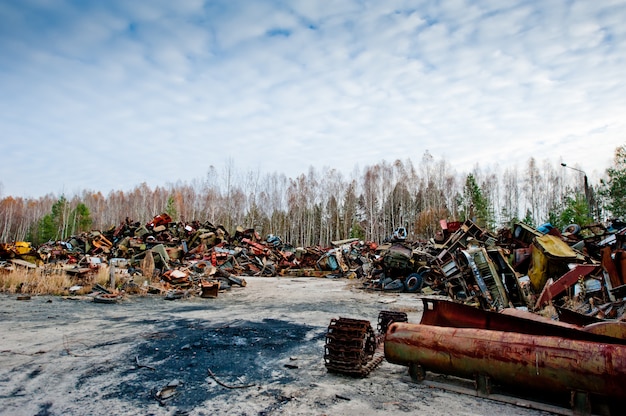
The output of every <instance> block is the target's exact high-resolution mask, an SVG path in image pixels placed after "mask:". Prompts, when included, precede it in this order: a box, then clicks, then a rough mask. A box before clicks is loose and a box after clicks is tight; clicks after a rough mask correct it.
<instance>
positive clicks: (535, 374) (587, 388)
mask: <svg viewBox="0 0 626 416" xmlns="http://www.w3.org/2000/svg"><path fill="white" fill-rule="evenodd" d="M423 301H424V315H423V318H422V321H421V323H420V324H410V323H394V324H392V325H391V326H390V327H389V330H388V331H387V334H386V337H385V342H384V349H385V358H386V359H387V361H389V362H391V363H394V364H399V365H404V366H407V367H408V368H409V374H410V375H411V377H412V378H413V379H414V380H415V381H421V380H423V379H424V378H425V375H426V371H431V372H434V373H440V374H448V375H454V376H457V377H462V378H468V379H475V383H476V386H477V389H479V390H480V392H481V393H482V394H483V395H486V396H488V395H489V394H490V393H491V383H492V382H493V383H494V384H498V385H507V386H513V388H514V389H515V390H528V389H531V390H542V391H552V392H556V393H562V392H566V393H571V394H572V397H576V396H582V397H583V402H584V403H585V405H584V406H582V407H581V406H579V405H577V404H575V405H574V411H575V412H578V413H579V414H580V413H582V414H589V409H588V408H587V404H588V403H589V398H590V397H601V398H607V399H609V400H611V399H616V400H623V399H624V397H626V338H625V337H624V334H625V333H626V332H621V333H619V331H612V330H607V331H604V330H598V329H597V328H593V326H594V325H600V326H605V327H609V328H610V327H613V324H611V323H601V324H592V325H590V326H589V327H588V328H585V327H577V326H575V325H567V324H561V323H555V322H554V321H551V320H549V319H545V318H541V317H538V316H537V315H534V314H530V313H527V312H526V313H525V315H524V314H522V315H520V314H519V313H516V314H514V315H513V316H507V315H505V314H503V313H502V312H501V313H497V312H489V311H483V310H480V309H477V308H472V307H468V306H465V305H461V304H458V303H453V302H450V301H437V300H433V299H428V300H427V299H424V300H423ZM518 312H519V311H518ZM622 324H623V325H626V324H624V323H622ZM622 329H623V328H622Z"/></svg>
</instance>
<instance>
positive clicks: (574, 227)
mask: <svg viewBox="0 0 626 416" xmlns="http://www.w3.org/2000/svg"><path fill="white" fill-rule="evenodd" d="M579 232H580V225H578V224H570V225H568V226H567V227H565V228H563V231H562V233H563V234H565V233H570V234H574V235H576V234H578V233H579Z"/></svg>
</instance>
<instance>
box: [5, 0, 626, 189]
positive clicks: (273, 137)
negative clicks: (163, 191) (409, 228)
mask: <svg viewBox="0 0 626 416" xmlns="http://www.w3.org/2000/svg"><path fill="white" fill-rule="evenodd" d="M408 3H411V2H408ZM408 3H407V2H403V1H397V2H375V1H371V2H357V1H354V2H349V1H345V2H336V3H335V4H327V3H325V2H310V1H305V0H303V1H298V2H296V1H290V2H284V3H282V2H271V1H257V2H235V1H222V2H209V3H204V2H201V1H188V2H183V3H181V2H176V3H171V2H159V3H154V2H150V3H145V2H109V3H105V4H100V5H99V6H97V7H95V6H92V8H91V9H90V8H81V9H78V8H75V7H74V6H72V5H71V4H70V3H64V2H56V3H54V4H53V5H52V6H44V5H41V4H37V3H23V4H25V5H24V6H7V5H6V4H5V5H3V6H0V17H2V20H3V21H4V20H6V19H5V17H6V18H10V22H11V23H10V24H9V25H7V26H5V28H4V29H2V28H0V35H3V36H0V89H1V90H2V91H3V92H6V94H3V95H2V96H1V97H0V132H1V133H2V135H3V140H2V142H1V143H0V181H1V182H3V184H4V192H5V194H17V195H39V194H43V193H46V192H59V190H60V189H72V190H73V189H80V188H95V189H98V190H102V191H104V192H107V191H108V190H110V189H117V188H122V189H127V188H129V187H132V186H134V185H136V184H138V183H140V182H142V181H146V182H148V183H149V184H151V185H158V184H164V183H167V182H170V183H171V182H175V181H176V180H178V179H182V180H188V181H189V180H191V179H194V178H198V177H203V176H204V175H205V173H206V170H207V169H208V166H209V165H216V166H220V165H221V164H222V163H223V161H225V160H227V159H229V158H232V160H234V162H235V163H236V165H237V166H238V167H250V168H251V169H255V168H257V167H258V168H262V169H264V170H267V171H280V172H284V173H286V174H287V175H290V176H296V175H298V174H299V173H305V172H306V171H307V169H308V167H309V166H310V165H313V166H315V167H317V168H321V167H323V166H329V167H334V168H338V169H341V171H342V172H344V174H349V173H350V172H351V171H352V169H353V168H354V166H357V165H359V166H366V165H371V164H374V163H377V162H379V161H381V160H383V159H385V160H393V159H396V158H400V159H405V158H406V157H407V156H410V157H411V158H412V159H413V161H414V162H415V163H418V162H419V159H420V157H421V155H422V154H423V152H424V151H426V150H430V152H431V153H432V154H433V155H435V156H436V157H445V158H446V159H447V160H448V161H449V162H451V164H452V165H453V166H455V167H456V168H457V169H458V170H466V171H469V170H470V169H472V168H473V167H474V166H475V165H476V163H480V164H481V165H484V166H486V165H487V164H490V163H495V162H497V163H499V165H500V167H507V165H508V164H520V165H521V164H524V163H525V162H526V161H527V160H528V158H529V157H531V156H533V157H535V158H536V159H538V160H542V159H543V158H544V157H547V158H552V159H553V160H555V162H558V160H559V158H562V159H567V161H568V162H569V163H580V165H581V166H583V167H584V168H585V169H587V170H588V171H594V170H595V171H597V172H598V173H601V172H602V170H603V169H604V168H606V167H608V165H609V164H610V162H611V159H612V156H613V150H614V149H615V147H617V146H618V145H621V144H623V140H624V139H623V137H624V127H625V126H624V122H623V121H622V118H623V114H624V109H625V107H626V98H624V97H626V94H625V92H626V91H625V89H626V83H625V82H624V81H625V76H624V75H623V73H622V72H623V68H624V57H625V56H626V44H625V40H626V33H625V29H624V25H623V24H622V22H623V21H624V18H625V17H626V8H625V7H624V5H623V4H622V3H621V2H614V3H613V4H611V3H608V2H602V4H596V3H592V2H585V1H575V2H573V3H571V6H570V2H541V3H537V2H524V1H520V2H507V3H506V5H504V6H503V5H502V2H491V3H490V2H486V1H481V2H469V1H457V2H427V3H426V4H424V5H423V6H421V7H420V8H415V7H413V6H410V4H409V5H407V4H408ZM11 7H12V8H11ZM45 7H47V8H45ZM7 21H8V20H7ZM39 21H41V22H44V24H43V25H42V26H41V27H39V26H37V25H34V22H39ZM34 29H37V30H34ZM7 34H9V35H10V36H6V35H7ZM69 166H71V169H68V167H69ZM103 167H106V174H103Z"/></svg>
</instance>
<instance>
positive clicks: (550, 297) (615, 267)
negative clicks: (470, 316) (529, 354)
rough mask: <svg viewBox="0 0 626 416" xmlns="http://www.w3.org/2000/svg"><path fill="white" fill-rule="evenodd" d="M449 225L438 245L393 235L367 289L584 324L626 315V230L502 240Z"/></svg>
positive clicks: (472, 227)
mask: <svg viewBox="0 0 626 416" xmlns="http://www.w3.org/2000/svg"><path fill="white" fill-rule="evenodd" d="M442 225H443V227H444V228H443V233H442V234H441V235H440V236H439V238H438V239H437V240H435V239H432V240H431V241H428V242H409V241H406V240H405V239H403V238H398V237H397V236H395V235H394V238H392V239H391V240H390V241H389V242H387V243H385V244H381V245H380V246H379V247H378V249H377V252H376V257H375V258H374V259H373V261H372V263H371V267H370V268H369V273H368V276H369V279H368V280H367V281H366V283H365V285H366V287H369V288H372V289H379V290H386V291H392V292H402V291H404V292H420V291H421V292H422V293H424V294H430V293H436V294H441V295H447V296H449V297H450V298H452V299H453V300H455V301H458V302H461V303H465V304H468V305H472V306H475V307H477V308H480V309H484V310H490V311H501V310H503V309H505V308H518V309H523V310H528V311H531V312H541V313H542V314H547V315H552V316H551V317H552V318H555V319H556V318H558V319H560V320H562V321H567V322H572V323H577V324H580V323H591V322H594V321H600V320H602V319H621V318H622V317H623V316H624V311H625V310H626V300H624V297H625V296H626V256H625V255H624V254H623V253H624V246H626V227H624V224H621V223H615V224H613V225H612V226H609V227H607V226H605V225H602V224H593V225H590V226H587V227H579V226H578V225H570V226H568V227H566V228H565V229H563V230H562V231H561V230H558V229H556V228H554V227H551V226H550V225H549V224H545V225H543V226H541V227H539V228H538V229H535V228H533V227H530V226H528V225H526V224H523V223H518V224H515V226H514V227H513V228H512V229H501V230H499V231H498V233H496V234H494V233H490V232H488V231H487V230H485V229H482V228H480V227H478V226H477V225H476V224H474V223H473V222H471V221H466V222H465V223H463V224H458V223H457V224H455V227H454V228H453V230H454V231H452V232H451V231H450V229H449V228H448V227H447V224H446V223H445V222H443V224H442ZM614 227H616V228H614ZM450 228H452V227H450ZM557 315H558V316H557Z"/></svg>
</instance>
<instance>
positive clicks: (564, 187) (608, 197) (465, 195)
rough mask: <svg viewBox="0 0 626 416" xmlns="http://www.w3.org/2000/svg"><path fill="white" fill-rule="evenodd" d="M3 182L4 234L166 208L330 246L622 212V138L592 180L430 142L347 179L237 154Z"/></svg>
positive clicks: (21, 235) (40, 233)
mask: <svg viewBox="0 0 626 416" xmlns="http://www.w3.org/2000/svg"><path fill="white" fill-rule="evenodd" d="M1 190H2V188H1V186H0V221H1V222H0V242H11V241H30V242H33V243H34V244H41V243H44V242H47V241H51V240H64V239H66V238H68V237H69V236H72V235H76V234H79V233H81V232H87V231H90V230H108V229H109V228H111V227H115V226H117V225H118V224H120V223H121V222H123V221H125V220H126V219H129V220H132V221H140V222H143V223H145V222H147V221H149V220H150V219H151V218H152V217H154V216H155V215H157V214H160V213H168V214H169V215H170V216H171V217H172V218H173V219H174V220H175V221H180V222H184V223H188V222H191V221H194V220H197V221H199V222H200V223H204V222H207V221H208V222H210V223H212V224H214V225H222V226H224V227H225V228H226V230H227V231H228V232H234V231H235V228H236V227H237V226H242V227H244V228H254V229H255V230H256V231H257V232H258V233H259V234H260V235H261V236H267V235H269V234H273V235H276V236H280V237H281V239H282V240H283V241H284V242H287V243H290V244H293V245H295V246H315V245H320V246H325V247H327V246H329V245H330V242H331V241H333V240H339V239H345V238H353V237H356V238H360V239H364V240H369V241H377V242H380V241H383V240H384V239H385V238H387V237H389V236H390V235H391V233H392V232H393V230H394V229H395V228H397V227H400V226H403V227H406V229H407V230H408V232H409V238H410V239H412V240H418V239H428V238H431V237H433V236H434V235H435V233H436V232H437V231H439V230H440V229H441V228H440V223H439V221H440V220H442V219H446V220H448V221H464V220H466V219H471V220H472V221H474V222H476V223H477V224H478V225H479V226H481V227H484V228H487V229H489V230H492V231H495V230H497V229H498V228H501V227H506V226H509V225H510V224H512V223H513V222H515V221H523V222H525V223H527V224H529V225H532V226H538V225H540V224H543V223H546V222H549V223H551V224H552V225H553V226H555V227H564V226H566V225H568V224H571V223H577V224H579V225H587V224H590V223H593V222H598V221H603V220H606V219H607V218H612V217H615V218H623V216H624V214H625V212H624V208H623V207H624V206H626V204H624V198H625V197H626V145H625V146H621V147H618V148H617V149H616V150H615V155H614V163H613V165H612V166H610V167H607V170H606V173H605V175H604V177H603V178H602V179H601V180H600V181H599V182H598V183H595V184H591V183H587V177H586V175H585V173H584V171H582V170H581V169H580V168H578V167H577V166H575V165H572V166H570V165H566V166H563V164H562V163H558V164H554V163H553V162H550V161H547V160H545V161H537V160H536V159H534V158H531V159H529V160H528V161H527V162H526V163H525V165H524V167H523V168H517V167H508V168H504V169H501V168H499V167H495V168H494V167H489V168H481V167H480V166H479V164H478V163H477V164H476V165H475V167H474V168H473V169H472V171H471V172H465V173H463V172H461V173H459V172H457V171H456V170H455V168H454V166H452V165H451V164H450V163H449V162H447V161H446V160H445V159H439V160H436V159H435V158H434V157H433V156H432V155H431V154H430V153H429V152H428V151H426V152H425V153H424V154H423V155H422V157H421V159H420V160H419V161H418V162H417V163H414V162H413V161H411V160H410V159H406V160H395V161H393V162H387V161H384V160H383V161H381V162H379V163H377V164H375V165H373V166H367V167H365V168H364V169H358V168H355V169H354V171H353V172H352V174H351V175H349V177H347V176H346V175H344V174H342V173H341V172H339V171H338V170H336V169H333V168H325V169H323V170H316V169H315V168H314V167H309V169H308V172H306V173H302V174H300V175H299V176H297V177H296V178H289V177H286V176H285V175H284V174H281V173H276V172H274V173H264V174H262V173H260V172H255V171H239V170H237V169H236V168H235V166H234V163H233V162H232V161H228V163H226V165H225V166H224V167H223V168H222V169H217V168H216V167H214V166H209V167H208V169H207V174H206V176H205V177H204V178H198V179H193V180H192V181H190V182H182V181H177V182H175V183H170V184H165V185H163V186H157V187H155V188H151V187H149V186H148V185H147V184H146V183H142V184H139V185H136V186H135V187H134V188H132V189H131V190H129V191H126V192H124V191H122V190H113V191H111V192H109V193H108V194H107V195H103V194H102V193H101V192H95V191H90V190H83V191H81V192H79V193H77V194H74V195H54V194H47V195H45V196H42V197H39V198H18V197H12V196H4V195H2V192H1Z"/></svg>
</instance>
